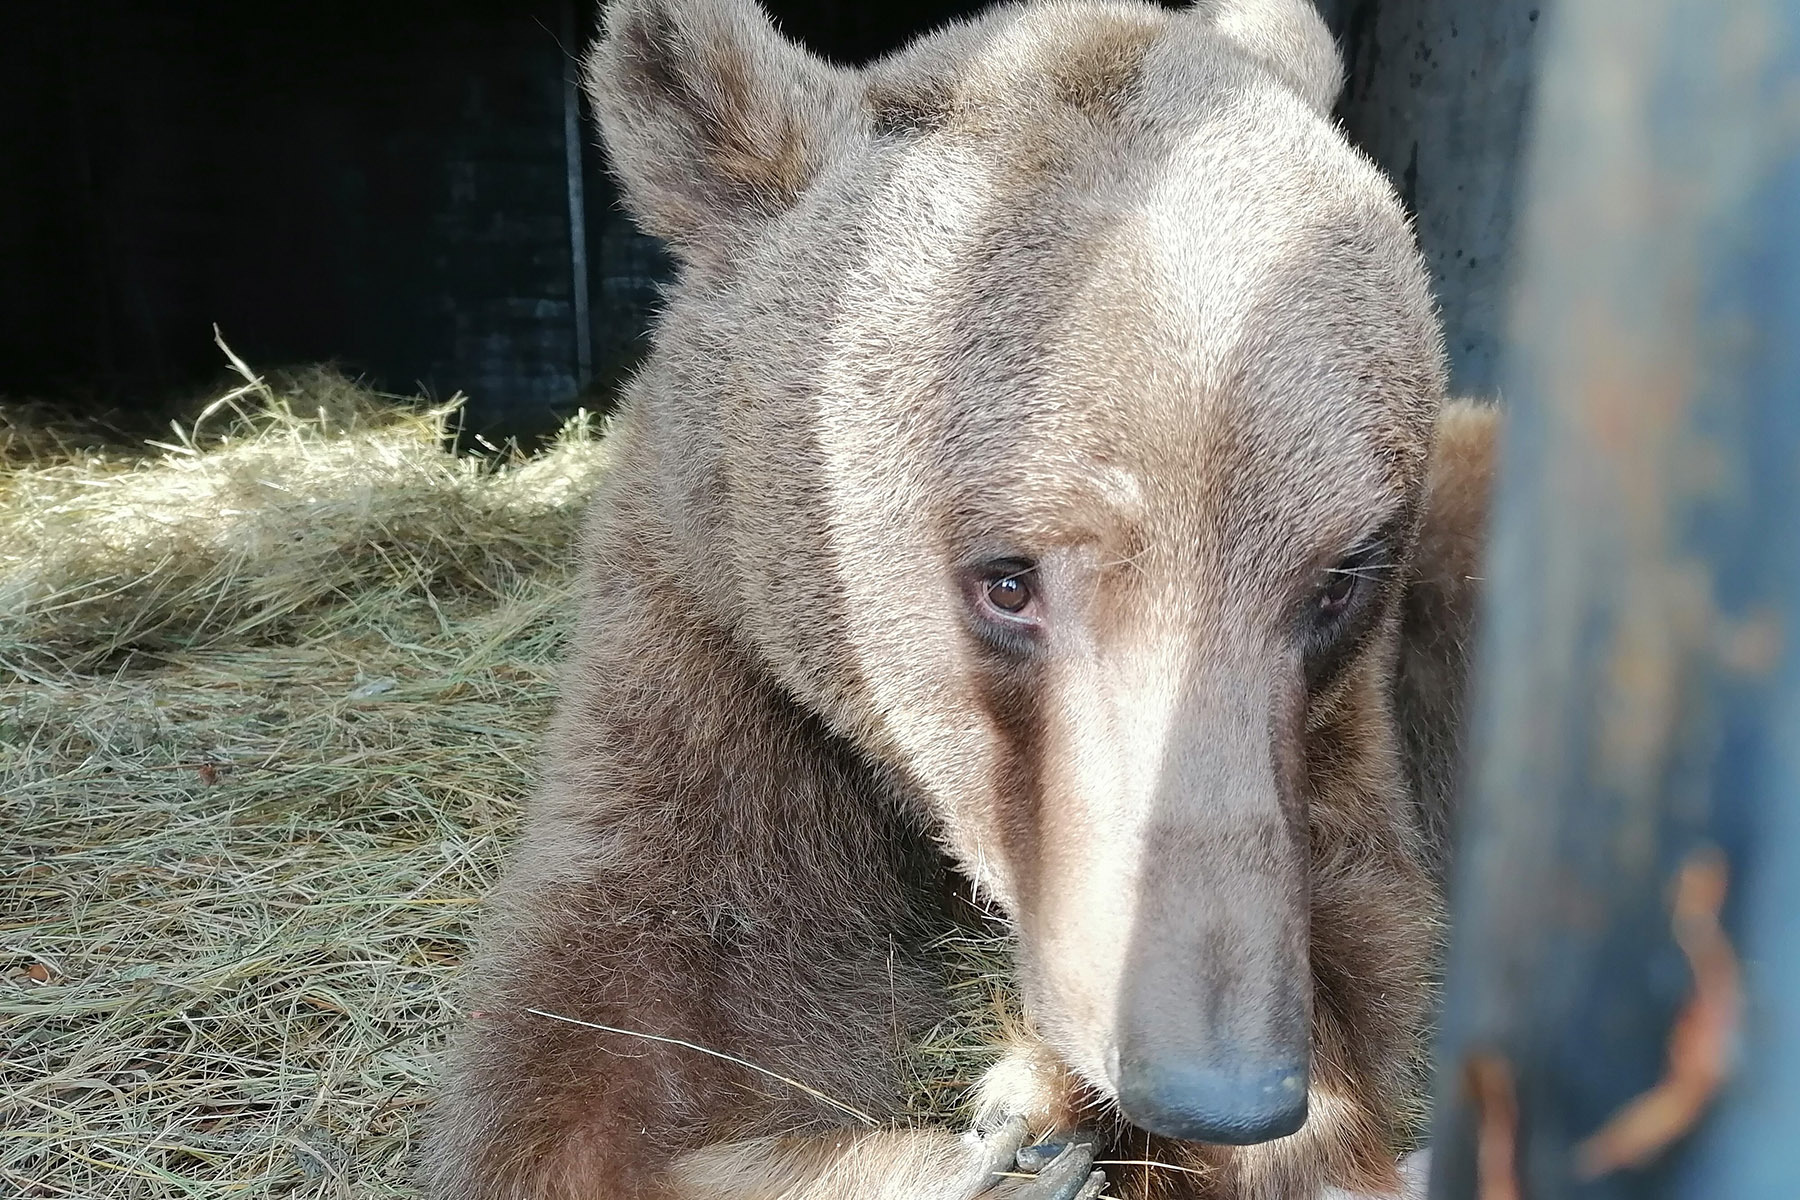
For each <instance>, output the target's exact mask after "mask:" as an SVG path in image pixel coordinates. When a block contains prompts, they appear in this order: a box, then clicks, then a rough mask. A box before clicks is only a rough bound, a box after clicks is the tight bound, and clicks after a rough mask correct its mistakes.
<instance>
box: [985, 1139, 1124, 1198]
mask: <svg viewBox="0 0 1800 1200" xmlns="http://www.w3.org/2000/svg"><path fill="white" fill-rule="evenodd" d="M1027 1149H1028V1150H1032V1151H1036V1150H1039V1149H1040V1148H1039V1147H1036V1146H1031V1147H1027ZM1021 1157H1022V1158H1023V1157H1024V1156H1021ZM1030 1157H1032V1158H1038V1157H1041V1156H1040V1155H1031V1156H1030ZM1019 1165H1020V1166H1023V1165H1024V1162H1023V1161H1021V1162H1020V1164H1019ZM1105 1185H1106V1172H1104V1171H1096V1170H1094V1147H1093V1146H1091V1145H1090V1144H1088V1143H1086V1142H1073V1143H1070V1144H1069V1145H1067V1146H1064V1147H1063V1148H1062V1153H1060V1154H1058V1155H1057V1156H1056V1157H1055V1158H1054V1159H1052V1160H1051V1161H1050V1163H1049V1165H1047V1166H1045V1167H1044V1168H1043V1169H1042V1170H1040V1171H1039V1172H1038V1173H1037V1174H1036V1175H1035V1176H1034V1177H1033V1178H1031V1179H1025V1180H1020V1181H1018V1182H1015V1183H1014V1184H1013V1185H1012V1186H1011V1187H1009V1188H1008V1189H1007V1190H1006V1191H1005V1192H1004V1193H1002V1194H1003V1195H1004V1196H1005V1197H1006V1200H1094V1198H1095V1197H1097V1196H1098V1195H1099V1194H1100V1189H1101V1188H1102V1187H1104V1186H1105Z"/></svg>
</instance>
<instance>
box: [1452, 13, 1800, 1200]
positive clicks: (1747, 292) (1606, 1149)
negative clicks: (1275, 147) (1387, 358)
mask: <svg viewBox="0 0 1800 1200" xmlns="http://www.w3.org/2000/svg"><path fill="white" fill-rule="evenodd" d="M1544 19H1545V20H1546V21H1548V22H1550V26H1549V28H1547V29H1546V31H1545V36H1546V38H1547V44H1546V46H1545V57H1544V59H1543V77H1542V80H1541V82H1540V90H1539V107H1538V113H1537V118H1536V124H1535V131H1536V137H1535V142H1534V145H1533V147H1532V150H1531V160H1530V167H1529V172H1528V185H1527V189H1526V193H1525V199H1526V211H1525V212H1524V214H1523V224H1522V231H1523V232H1522V239H1521V245H1522V253H1521V260H1520V263H1519V272H1518V292H1517V308H1516V310H1515V313H1514V319H1513V323H1512V336H1511V341H1510V350H1509V354H1508V358H1507V362H1506V366H1505V368H1504V370H1503V376H1502V377H1503V379H1504V381H1505V392H1506V398H1507V401H1508V432H1507V436H1506V445H1505V448H1504V451H1503V464H1502V468H1503V469H1502V477H1503V480H1504V483H1503V485H1502V494H1501V497H1500V502H1499V505H1498V508H1497V513H1496V522H1495V529H1494V544H1493V550H1492V554H1491V559H1490V564H1489V569H1488V572H1487V576H1488V585H1487V587H1488V593H1487V615H1486V630H1485V633H1484V635H1483V644H1482V647H1481V651H1480V654H1479V655H1478V658H1479V661H1480V663H1481V664H1482V670H1481V684H1480V689H1479V695H1478V699H1477V703H1476V721H1475V730H1474V742H1473V746H1474V752H1473V757H1472V763H1471V772H1470V787H1469V801H1468V810H1467V812H1466V814H1465V816H1464V819H1463V823H1462V828H1461V829H1460V831H1459V833H1460V838H1459V842H1460V846H1461V857H1460V860H1459V864H1458V873H1457V880H1456V884H1455V888H1454V892H1455V895H1454V900H1453V908H1454V913H1455V921H1454V926H1453V928H1454V933H1453V941H1452V949H1451V957H1450V969H1449V984H1448V990H1447V995H1446V1007H1445V1015H1444V1022H1443V1033H1442V1037H1441V1044H1440V1046H1439V1049H1438V1068H1439V1070H1438V1078H1439V1088H1438V1090H1439V1095H1438V1110H1437V1118H1436V1122H1435V1127H1434V1136H1433V1142H1434V1145H1435V1147H1436V1157H1435V1162H1434V1164H1433V1178H1432V1193H1431V1194H1432V1196H1433V1197H1435V1198H1437V1200H1449V1198H1452V1197H1457V1198H1460V1197H1480V1198H1481V1200H1515V1198H1517V1197H1521V1196H1523V1197H1530V1198H1531V1200H1555V1198H1558V1197H1565V1196H1567V1197H1574V1196H1579V1197H1625V1196H1678V1197H1695V1198H1696V1200H1698V1198H1700V1197H1706V1198H1707V1200H1753V1198H1759V1197H1771V1198H1774V1197H1781V1198H1784V1200H1785V1198H1787V1197H1793V1196H1800V0H1584V2H1583V3H1579V4H1567V5H1561V6H1558V7H1555V8H1554V9H1548V8H1547V10H1546V12H1545V17H1544Z"/></svg>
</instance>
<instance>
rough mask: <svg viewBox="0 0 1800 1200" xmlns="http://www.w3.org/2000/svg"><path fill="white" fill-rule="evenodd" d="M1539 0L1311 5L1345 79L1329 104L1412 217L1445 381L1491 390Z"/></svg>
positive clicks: (1363, 0)
mask: <svg viewBox="0 0 1800 1200" xmlns="http://www.w3.org/2000/svg"><path fill="white" fill-rule="evenodd" d="M1549 2H1550V0H1325V2H1324V4H1323V6H1322V7H1324V9H1325V10H1326V13H1327V18H1328V19H1332V20H1334V21H1335V27H1336V28H1337V30H1338V35H1339V44H1340V45H1341V46H1342V47H1343V50H1344V61H1345V66H1346V68H1347V72H1348V80H1347V82H1346V85H1345V89H1344V98H1343V101H1342V103H1341V104H1340V105H1339V112H1340V114H1341V116H1342V117H1343V120H1344V127H1345V129H1346V130H1347V131H1348V132H1349V134H1350V136H1351V137H1352V138H1353V139H1354V140H1355V141H1356V142H1357V143H1358V144H1359V145H1361V146H1362V147H1363V148H1364V149H1365V150H1367V151H1368V152H1369V154H1370V155H1371V156H1372V157H1373V158H1374V159H1375V161H1376V162H1378V163H1380V164H1381V166H1382V167H1383V168H1384V169H1385V170H1386V171H1387V173H1388V175H1389V177H1390V178H1392V179H1393V181H1394V184H1395V186H1396V187H1398V188H1399V189H1400V194H1401V198H1402V199H1404V200H1405V201H1406V205H1407V207H1408V208H1409V209H1411V210H1412V212H1413V213H1414V215H1415V216H1416V217H1417V220H1418V234H1419V245H1420V247H1421V249H1423V250H1424V252H1425V259H1426V261H1427V263H1429V264H1430V267H1431V273H1432V278H1433V282H1434V284H1435V286H1436V288H1437V295H1438V302H1439V303H1440V304H1441V305H1442V307H1443V314H1444V333H1445V339H1446V343H1447V347H1448V349H1449V351H1450V364H1451V372H1452V386H1454V387H1455V388H1456V389H1457V390H1458V391H1459V392H1462V393H1466V394H1478V395H1492V394H1494V393H1495V392H1496V390H1497V389H1498V387H1499V383H1500V379H1499V360H1500V348H1501V344H1502V342H1503V341H1504V337H1505V332H1506V321H1507V310H1508V298H1509V295H1510V281H1511V265H1512V249H1513V243H1514V228H1513V214H1514V213H1515V211H1516V210H1517V202H1516V201H1517V194H1518V191H1519V183H1520V180H1519V172H1520V166H1521V163H1522V161H1523V158H1522V155H1521V151H1522V149H1523V147H1524V144H1525V139H1526V136H1527V126H1528V122H1529V118H1530V114H1531V108H1532V100H1533V96H1534V87H1533V84H1534V82H1535V80H1536V77H1537V34H1538V28H1539V25H1540V23H1541V22H1540V16H1541V14H1542V11H1543V10H1544V9H1546V8H1547V7H1548V4H1549Z"/></svg>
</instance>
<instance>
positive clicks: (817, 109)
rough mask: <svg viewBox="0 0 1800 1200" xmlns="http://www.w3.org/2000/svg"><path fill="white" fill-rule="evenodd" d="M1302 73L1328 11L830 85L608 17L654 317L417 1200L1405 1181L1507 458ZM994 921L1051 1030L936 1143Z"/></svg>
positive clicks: (968, 31)
mask: <svg viewBox="0 0 1800 1200" xmlns="http://www.w3.org/2000/svg"><path fill="white" fill-rule="evenodd" d="M1339 75H1340V65H1339V62H1338V59H1337V55H1336V52H1335V48H1334V46H1333V44H1332V41H1331V39H1330V37H1329V35H1328V34H1327V32H1326V31H1325V29H1324V27H1323V26H1322V24H1321V23H1320V21H1319V19H1318V17H1317V16H1316V15H1315V14H1314V12H1313V11H1312V8H1311V6H1310V5H1309V4H1308V3H1306V0H1199V3H1197V4H1196V5H1194V6H1193V7H1192V8H1190V9H1187V10H1183V11H1179V12H1170V11H1165V10H1163V9H1161V8H1158V7H1156V6H1154V5H1151V4H1148V3H1140V2H1138V0H1047V2H1040V3H1029V4H1015V5H1007V6H1003V7H999V8H996V9H994V10H992V11H991V12H989V13H988V14H986V15H985V16H983V17H982V18H980V19H978V20H974V21H971V22H968V23H964V24H958V25H953V26H951V27H949V28H946V29H944V30H941V31H939V32H937V33H935V34H932V35H930V36H928V37H925V38H923V39H921V40H920V41H918V42H916V43H915V44H913V45H911V46H910V47H908V48H906V49H904V50H902V51H899V52H897V53H896V54H894V55H893V56H891V57H888V58H886V59H884V60H881V61H879V62H877V63H875V64H873V65H871V66H869V67H867V68H864V69H860V70H852V69H846V68H841V67H837V66H833V65H830V64H827V63H825V62H823V61H821V60H819V59H818V58H816V57H814V56H812V55H810V54H808V53H807V52H806V51H804V50H802V49H801V48H799V47H797V46H796V45H794V44H792V43H791V42H788V41H786V40H784V39H783V38H782V37H781V36H780V35H779V34H778V33H777V32H776V31H775V30H774V29H773V27H772V26H771V25H770V24H769V22H768V20H767V19H766V18H765V17H764V15H763V14H762V12H761V10H760V9H759V8H758V7H757V6H756V5H755V3H754V2H753V0H615V2H614V3H613V4H612V5H611V6H610V8H609V9H608V11H607V13H606V17H605V30H604V34H603V36H602V38H601V40H600V41H599V43H598V44H597V45H596V47H595V48H594V50H593V52H592V54H591V57H590V58H589V59H588V62H587V84H588V88H589V90H590V93H591V95H592V99H593V101H594V104H595V107H596V109H597V110H598V113H599V116H600V120H601V123H602V126H603V130H604V134H605V138H606V142H607V145H608V147H609V148H610V151H611V154H612V160H613V164H614V167H615V169H616V170H617V172H618V174H619V177H620V179H621V180H622V183H623V186H624V189H625V194H626V197H627V199H628V202H629V204H630V206H631V207H632V209H633V211H634V212H635V214H636V215H637V217H638V219H639V220H640V221H641V222H642V224H643V225H644V227H645V228H647V229H649V230H651V231H653V232H655V233H657V234H660V235H662V236H663V237H665V238H666V239H667V240H668V241H669V243H670V244H671V245H672V246H673V247H674V249H675V251H676V253H677V254H678V256H679V258H680V260H681V264H682V266H681V271H680V277H679V281H678V282H677V284H676V285H675V286H674V288H673V289H672V291H671V292H670V294H669V296H668V302H667V309H666V312H665V313H664V314H663V316H662V318H661V320H660V323H659V325H658V329H657V332H656V335H655V342H654V348H653V351H652V353H651V355H650V358H649V360H648V363H647V365H646V366H645V367H644V368H643V369H642V371H641V373H640V374H638V375H637V377H636V378H635V379H634V381H633V382H632V383H631V385H630V387H629V389H628V392H627V395H626V398H625V400H624V403H623V406H622V408H621V409H620V412H619V414H618V417H617V420H616V422H615V424H614V426H613V430H612V433H611V441H612V445H613V448H614V454H615V462H614V466H613V469H612V471H611V475H610V478H609V481H608V482H607V484H606V486H605V488H604V491H603V494H602V495H601V496H600V497H599V498H598V500H597V502H596V504H595V507H594V511H593V515H592V519H591V522H590V524H589V526H588V528H587V531H586V535H585V541H584V544H583V547H582V551H581V555H582V559H581V561H582V570H583V600H582V610H581V616H580V620H579V623H578V627H577V628H576V630H575V632H574V635H573V646H572V656H573V661H572V663H571V665H570V667H569V670H568V673H567V675H566V677H565V681H564V694H563V700H562V704H561V707H560V710H559V716H558V718H557V720H556V722H555V725H554V729H553V731H552V734H551V736H550V740H549V751H548V763H547V770H546V773H545V778H544V781H543V783H542V786H541V788H540V790H539V793H538V795H537V796H536V798H535V801H534V803H533V806H532V807H531V809H530V812H529V813H528V817H527V821H526V825H525V830H524V833H523V838H522V842H521V844H520V845H519V847H518V849H517V853H516V857H515V859H514V861H513V864H512V866H511V869H510V872H509V874H508V875H507V877H506V879H505V881H504V883H503V884H502V885H501V886H500V888H499V889H498V891H497V893H496V895H495V896H494V897H493V899H492V905H491V913H490V917H489V921H488V925H487V927H486V931H485V934H484V940H483V943H482V949H481V951H480V954H479V956H478V960H477V961H476V962H475V963H474V964H472V966H471V968H470V989H471V1000H470V1008H471V1009H472V1011H473V1015H472V1016H471V1018H470V1020H469V1022H468V1023H467V1025H466V1027H465V1028H464V1029H463V1031H462V1032H461V1034H460V1035H459V1037H458V1039H457V1040H456V1042H455V1044H454V1046H453V1049H452V1053H451V1062H450V1065H449V1069H448V1071H447V1077H446V1080H445V1084H444V1090H443V1096H442V1099H441V1102H440V1104H439V1107H438V1111H437V1114H436V1118H435V1127H434V1129H433V1132H432V1136H431V1138H430V1140H429V1143H428V1145H427V1147H426V1151H425V1163H424V1174H425V1182H426V1192H427V1194H428V1195H430V1196H432V1197H436V1198H437V1200H550V1198H557V1200H578V1198H579V1200H727V1198H729V1200H777V1198H779V1200H881V1198H886V1200H965V1198H970V1197H975V1196H993V1197H1014V1198H1018V1200H1024V1198H1029V1200H1073V1198H1075V1197H1084V1198H1085V1197H1092V1196H1095V1195H1098V1194H1099V1192H1100V1189H1101V1187H1102V1186H1103V1185H1104V1186H1105V1187H1107V1188H1108V1189H1110V1191H1109V1193H1108V1194H1110V1195H1119V1196H1137V1197H1142V1196H1187V1197H1220V1198H1223V1197H1231V1198H1241V1200H1250V1198H1267V1200H1275V1198H1290V1197H1292V1198H1306V1200H1311V1198H1312V1197H1315V1196H1317V1195H1319V1194H1320V1192H1321V1190H1322V1189H1325V1188H1331V1187H1337V1188H1347V1189H1353V1190H1357V1191H1361V1192H1367V1193H1380V1192H1391V1191H1392V1190H1393V1189H1395V1188H1396V1187H1398V1186H1399V1184H1400V1179H1399V1175H1398V1172H1397V1169H1396V1153H1397V1152H1398V1151H1399V1150H1400V1149H1401V1148H1402V1146H1401V1142H1402V1140H1403V1136H1404V1134H1403V1129H1402V1126H1403V1124H1404V1122H1405V1119H1406V1118H1405V1114H1406V1112H1407V1108H1408V1104H1409V1101H1410V1098H1411V1097H1412V1096H1413V1095H1414V1090H1415V1088H1416V1085H1417V1064H1418V1062H1419V1060H1420V1044H1421V1039H1422V1031H1423V1030H1424V1028H1425V1025H1426V1023H1427V1017H1428V1009H1429V1002H1430V997H1431V989H1432V977H1433V972H1434V963H1435V955H1436V949H1437V941H1438V937H1439V932H1438V931H1439V924H1440V903H1439V898H1438V887H1437V885H1436V882H1435V875H1436V870H1437V857H1438V855H1439V854H1440V852H1441V847H1440V846H1439V845H1438V839H1439V838H1440V837H1441V830H1442V827H1443V820H1442V816H1441V813H1442V809H1443V797H1444V795H1445V794H1446V789H1447V786H1448V784H1447V781H1448V780H1449V778H1450V771H1449V768H1448V766H1447V764H1448V763H1450V762H1451V761H1452V760H1453V758H1454V753H1455V738H1454V727H1455V714H1456V710H1457V708H1458V695H1459V693H1460V688H1461V667H1460V663H1461V658H1462V645H1463V642H1464V641H1465V639H1466V630H1467V611H1468V608H1469V605H1470V603H1471V599H1472V593H1473V587H1472V585H1471V584H1470V582H1469V577H1470V576H1471V575H1472V574H1473V573H1474V572H1473V569H1472V566H1471V563H1472V561H1473V557H1472V556H1473V554H1474V549H1473V548H1474V547H1475V546H1476V545H1477V542H1476V541H1475V534H1476V532H1477V531H1478V527H1479V522H1480V515H1481V507H1482V502H1483V497H1484V496H1485V487H1484V485H1485V479H1486V466H1485V463H1486V454H1485V448H1486V445H1487V441H1488V435H1489V425H1490V422H1489V420H1488V419H1487V418H1486V417H1485V416H1484V415H1482V414H1480V413H1478V412H1459V413H1458V415H1457V416H1456V417H1455V419H1454V420H1452V421H1450V422H1448V423H1441V422H1439V421H1438V415H1439V411H1440V398H1441V396H1442V395H1443V393H1444V388H1445V371H1444V365H1443V351H1442V346H1441V334H1440V331H1439V326H1438V322H1437V319H1436V314H1435V310H1434V307H1433V303H1432V299H1431V296H1430V294H1429V292H1428V288H1427V281H1426V275H1425V272H1424V270H1423V268H1422V265H1421V261H1420V257H1419V254H1418V252H1417V249H1416V248H1415V245H1414V243H1413V239H1412V236H1411V232H1410V229H1409V227H1408V223H1407V219H1406V216H1405V215H1404V213H1403V212H1402V209H1401V206H1400V205H1399V203H1398V202H1397V200H1396V198H1395V196H1394V194H1393V192H1392V189H1391V188H1390V187H1389V185H1388V184H1387V183H1386V182H1385V181H1384V179H1383V178H1382V177H1381V175H1380V174H1379V173H1378V172H1377V171H1376V169H1375V168H1374V167H1373V166H1372V165H1371V164H1370V163H1368V162H1367V161H1366V160H1365V159H1364V158H1363V157H1361V156H1360V155H1359V154H1358V153H1357V152H1355V151H1354V150H1353V149H1351V147H1350V146H1349V145H1348V144H1347V143H1346V142H1345V140H1344V138H1343V137H1342V135H1341V134H1340V132H1339V131H1338V130H1337V128H1336V127H1335V126H1334V125H1333V123H1332V121H1331V119H1330V117H1329V111H1330V107H1331V104H1332V102H1333V98H1334V97H1335V95H1336V93H1337V90H1338V86H1339ZM1440 426H1441V428H1442V429H1443V430H1445V431H1446V432H1447V433H1448V434H1449V435H1450V436H1448V437H1447V438H1446V439H1445V441H1444V443H1443V446H1442V447H1440V453H1439V454H1438V455H1437V459H1436V461H1437V462H1438V464H1439V465H1440V467H1442V468H1443V472H1444V473H1442V474H1440V477H1439V478H1438V480H1437V481H1436V482H1435V483H1434V482H1433V481H1432V479H1431V464H1432V462H1433V446H1434V439H1435V436H1436V431H1437V430H1438V429H1439V428H1440ZM1439 501H1442V502H1441V503H1440V502H1439ZM1422 547H1423V548H1424V550H1425V551H1426V552H1427V558H1421V557H1420V552H1421V548H1422ZM973 905H982V906H988V907H990V908H991V909H993V910H994V911H998V912H1000V913H1003V914H1004V915H1005V918H1006V919H1007V920H1008V921H1009V922H1010V924H1011V927H1012V929H1013V930H1014V932H1015V934H1016V937H1017V944H1018V956H1017V957H1018V986H1019V989H1020V991H1021V994H1022V995H1023V997H1024V1000H1025V1003H1026V1005H1027V1009H1028V1013H1029V1018H1030V1029H1029V1032H1028V1033H1027V1034H1025V1035H1022V1038H1021V1041H1020V1043H1019V1044H1018V1045H1017V1046H1015V1047H1013V1048H1012V1050H1011V1052H1010V1054H1009V1056H1008V1057H1007V1059H1006V1060H1005V1061H1004V1062H1002V1064H1001V1065H1000V1066H999V1067H997V1068H995V1070H994V1071H993V1072H991V1073H990V1075H989V1077H988V1078H987V1080H986V1081H985V1083H984V1085H983V1088H982V1091H981V1096H982V1116H981V1118H980V1120H979V1121H978V1122H977V1129H976V1131H973V1132H971V1133H969V1134H966V1135H961V1136H959V1135H958V1134H956V1133H955V1132H952V1131H946V1130H942V1129H935V1128H929V1127H915V1126H912V1125H909V1124H908V1123H907V1122H906V1121H905V1120H904V1119H903V1118H904V1109H903V1106H902V1096H901V1090H902V1086H903V1080H902V1076H903V1073H904V1067H903V1063H904V1060H905V1059H906V1056H907V1052H908V1047H909V1045H910V1044H911V1043H912V1041H913V1039H914V1038H915V1037H916V1036H917V1035H918V1034H919V1032H920V1031H921V1030H924V1029H926V1028H929V1027H930V1026H932V1025H933V1023H935V1022H937V1021H939V1020H941V1019H942V1018H943V1017H944V1016H945V1014H946V1013H947V1012H949V1011H950V1009H951V1000H950V998H949V996H948V995H947V994H946V988H945V980H944V977H943V973H942V971H941V970H940V969H939V963H938V960H937V958H936V956H935V954H934V951H933V945H934V943H935V942H936V941H937V939H939V938H940V937H942V936H943V935H944V934H945V933H946V931H949V930H953V929H954V928H955V927H956V926H957V924H958V922H959V921H961V920H963V919H965V917H966V915H967V913H968V912H969V911H970V910H971V906H973ZM1027 1143H1031V1144H1027ZM1102 1171H1104V1172H1105V1173H1104V1174H1102Z"/></svg>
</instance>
